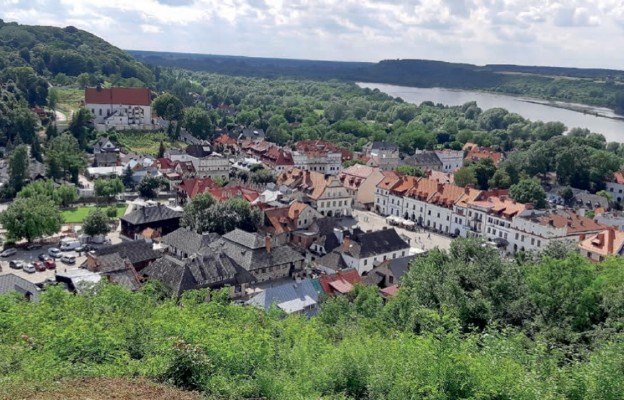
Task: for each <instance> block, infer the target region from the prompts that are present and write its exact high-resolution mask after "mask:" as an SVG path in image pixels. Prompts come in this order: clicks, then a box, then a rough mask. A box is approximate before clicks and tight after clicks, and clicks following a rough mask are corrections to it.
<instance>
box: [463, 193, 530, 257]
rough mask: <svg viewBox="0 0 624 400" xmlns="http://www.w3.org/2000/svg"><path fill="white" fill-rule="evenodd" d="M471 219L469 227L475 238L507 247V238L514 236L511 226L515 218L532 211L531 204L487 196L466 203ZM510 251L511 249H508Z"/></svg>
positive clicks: (502, 197)
mask: <svg viewBox="0 0 624 400" xmlns="http://www.w3.org/2000/svg"><path fill="white" fill-rule="evenodd" d="M468 209H469V210H470V213H471V214H470V215H471V219H470V220H469V222H468V225H469V227H471V228H473V229H472V232H473V233H474V234H475V235H476V236H480V237H483V238H485V239H487V240H490V241H495V242H497V243H501V244H502V245H503V246H505V247H508V245H509V238H510V237H511V236H512V235H514V234H515V232H514V231H513V229H512V227H511V225H512V222H513V219H514V218H515V217H516V216H522V215H525V214H526V212H527V210H532V209H533V207H532V205H531V204H523V203H518V202H516V201H514V200H512V199H510V198H508V197H506V196H489V197H487V198H485V199H480V200H473V201H471V202H469V203H468ZM508 250H509V251H512V249H508Z"/></svg>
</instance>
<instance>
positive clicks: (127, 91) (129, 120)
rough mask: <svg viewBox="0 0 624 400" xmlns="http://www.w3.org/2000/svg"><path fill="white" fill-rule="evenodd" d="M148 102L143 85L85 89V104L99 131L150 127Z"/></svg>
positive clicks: (150, 98)
mask: <svg viewBox="0 0 624 400" xmlns="http://www.w3.org/2000/svg"><path fill="white" fill-rule="evenodd" d="M151 103H152V95H151V93H150V90H149V89H146V88H125V87H112V88H102V87H100V86H98V87H95V88H85V107H86V108H87V109H88V110H90V111H91V113H93V115H94V116H95V119H94V123H95V125H96V128H98V129H100V130H108V129H112V128H115V129H118V130H124V129H153V128H154V122H153V121H152V107H151Z"/></svg>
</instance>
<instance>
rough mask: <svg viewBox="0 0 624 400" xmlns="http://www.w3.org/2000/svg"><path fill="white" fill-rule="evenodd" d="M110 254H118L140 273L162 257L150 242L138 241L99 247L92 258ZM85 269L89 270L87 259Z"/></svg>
mask: <svg viewBox="0 0 624 400" xmlns="http://www.w3.org/2000/svg"><path fill="white" fill-rule="evenodd" d="M148 229H149V228H148ZM142 233H146V232H145V231H144V232H142ZM110 254H118V255H119V257H120V258H121V259H123V260H128V261H129V262H130V264H132V266H133V267H134V269H135V270H136V271H141V270H142V269H143V268H145V267H147V266H148V265H149V264H150V263H152V262H154V261H155V260H157V259H159V258H160V257H161V256H162V254H161V253H159V252H157V251H156V250H154V248H153V245H152V243H151V242H149V241H146V240H140V239H139V240H134V241H126V242H121V243H117V244H112V245H110V246H104V247H100V248H98V249H97V250H96V251H95V255H94V256H95V257H94V258H95V260H97V258H98V257H102V256H107V255H110ZM85 267H86V268H87V269H88V268H89V258H87V261H86V263H85Z"/></svg>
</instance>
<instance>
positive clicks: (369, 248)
mask: <svg viewBox="0 0 624 400" xmlns="http://www.w3.org/2000/svg"><path fill="white" fill-rule="evenodd" d="M409 248H410V246H409V244H408V243H407V242H406V241H405V240H403V239H402V238H401V237H400V236H399V234H398V233H397V231H396V230H394V229H382V230H380V231H373V232H365V233H358V234H356V235H354V236H353V237H352V238H351V246H350V247H349V250H348V252H349V253H350V254H351V255H352V256H353V257H355V258H367V257H373V256H375V255H378V254H384V253H389V252H393V251H398V250H409Z"/></svg>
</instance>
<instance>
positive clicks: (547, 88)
mask: <svg viewBox="0 0 624 400" xmlns="http://www.w3.org/2000/svg"><path fill="white" fill-rule="evenodd" d="M129 53H130V54H131V55H133V56H134V57H136V58H137V59H138V60H140V61H143V62H144V63H146V64H149V65H155V66H161V67H178V68H184V69H189V70H194V71H204V72H212V73H219V74H226V75H234V76H250V77H257V78H271V79H274V78H280V77H282V78H291V79H312V80H320V81H328V80H332V79H337V80H341V81H346V82H375V83H387V84H394V85H403V86H414V87H445V88H455V89H471V90H484V91H490V92H499V93H504V94H512V95H523V96H529V97H536V98H540V99H546V100H558V101H566V102H573V103H581V104H587V105H593V106H601V107H609V108H612V109H615V110H616V112H620V113H624V72H623V71H617V70H609V69H581V68H563V67H532V66H517V65H495V64H493V65H485V66H477V65H472V64H458V63H450V62H443V61H430V60H383V61H380V62H378V63H364V62H339V61H311V60H288V59H275V58H254V57H235V56H216V55H201V54H184V53H166V52H150V51H134V50H131V51H129Z"/></svg>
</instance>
